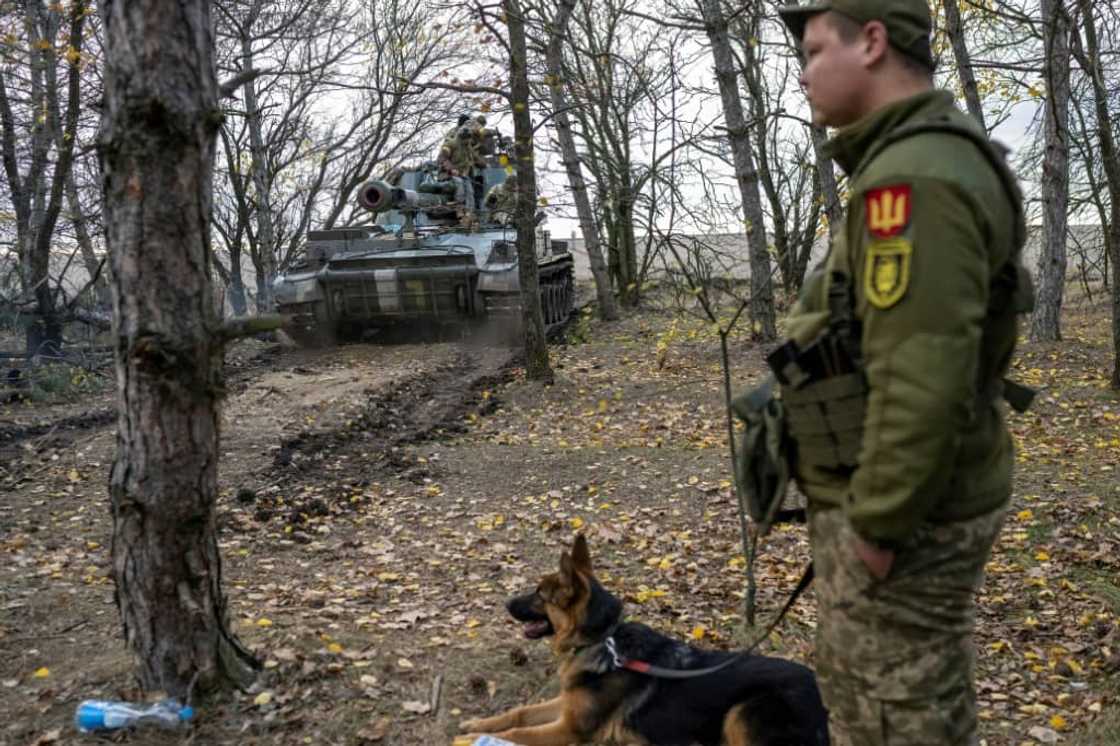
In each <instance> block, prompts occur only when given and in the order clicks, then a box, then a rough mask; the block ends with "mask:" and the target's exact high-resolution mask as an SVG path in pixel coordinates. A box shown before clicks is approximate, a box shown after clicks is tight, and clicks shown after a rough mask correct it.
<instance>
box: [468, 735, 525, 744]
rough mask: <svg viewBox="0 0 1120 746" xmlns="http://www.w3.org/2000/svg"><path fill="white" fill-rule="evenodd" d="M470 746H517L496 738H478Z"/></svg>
mask: <svg viewBox="0 0 1120 746" xmlns="http://www.w3.org/2000/svg"><path fill="white" fill-rule="evenodd" d="M471 746H517V744H515V743H513V742H511V741H507V740H506V739H504V738H498V737H497V736H479V737H478V738H476V739H475V740H474V743H472V744H471Z"/></svg>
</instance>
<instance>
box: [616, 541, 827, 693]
mask: <svg viewBox="0 0 1120 746" xmlns="http://www.w3.org/2000/svg"><path fill="white" fill-rule="evenodd" d="M812 582H813V563H812V562H810V563H809V564H808V565H806V566H805V570H804V571H803V572H802V573H801V579H800V580H798V581H797V587H796V588H794V589H793V593H791V594H790V596H789V598H788V599H786V603H785V606H783V607H782V610H781V611H779V612H778V615H777V616H776V617H774V620H773V621H772V622H770V624H769V625H767V627H766V629H765V630H764V631H763V633H762V634H761V635H759V636H758V637H756V638H755V640H754V642H752V643H751V644H750V646H749V647H747V648H746V649H745V650H741V651H738V652H737V654H736V655H734V656H732V657H731V658H728V659H727V660H725V661H724V662H723V663H720V664H718V665H715V666H709V667H708V668H690V669H686V670H681V669H678V668H662V667H661V666H654V665H652V664H650V663H645V662H644V661H637V660H631V659H629V658H626V657H625V656H623V655H622V654H621V653H619V651H618V646H617V644H616V643H615V641H614V636H613V635H612V636H610V637H607V639H606V640H604V641H603V644H604V645H605V646H606V649H607V652H608V653H609V654H610V656H611V662H612V663H613V665H614V666H615V668H625V669H626V670H628V671H634V672H636V673H641V674H645V675H646V676H653V677H654V678H657V679H694V678H697V677H699V676H707V675H708V674H711V673H715V672H716V671H721V670H723V669H725V668H727V667H728V666H731V665H733V664H735V663H737V662H738V661H739V659H740V658H741V657H742V656H744V655H748V654H749V653H751V652H752V651H753V650H754V649H755V648H757V647H758V646H759V645H760V644H762V641H763V640H765V639H766V638H767V637H769V636H770V633H771V632H773V631H774V629H775V628H776V627H777V626H778V624H780V623H781V621H782V619H784V618H785V615H786V612H788V611H789V610H790V609H791V608H792V607H793V604H794V603H796V601H797V599H798V598H799V597H800V596H801V594H802V593H804V591H805V589H806V588H808V587H809V585H810V584H811V583H812Z"/></svg>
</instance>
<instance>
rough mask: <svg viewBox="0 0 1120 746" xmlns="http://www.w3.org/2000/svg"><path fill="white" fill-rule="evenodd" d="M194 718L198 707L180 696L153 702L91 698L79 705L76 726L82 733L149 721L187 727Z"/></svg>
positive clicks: (174, 726) (146, 723)
mask: <svg viewBox="0 0 1120 746" xmlns="http://www.w3.org/2000/svg"><path fill="white" fill-rule="evenodd" d="M192 717H194V708H193V707H191V706H189V705H184V704H181V703H180V702H179V700H177V699H165V700H163V701H162V702H156V703H155V704H152V705H143V704H134V703H132V702H115V701H108V700H99V699H87V700H85V701H84V702H82V703H81V704H79V705H78V710H77V712H75V713H74V725H76V726H78V730H80V731H81V732H82V733H93V732H95V731H109V730H118V729H120V728H128V727H130V726H133V725H148V724H151V725H155V726H157V727H160V728H167V729H172V728H182V727H185V726H186V724H187V723H188V722H189V721H190V719H191V718H192Z"/></svg>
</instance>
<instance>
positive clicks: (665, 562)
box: [657, 557, 673, 570]
mask: <svg viewBox="0 0 1120 746" xmlns="http://www.w3.org/2000/svg"><path fill="white" fill-rule="evenodd" d="M672 566H673V563H672V562H671V561H670V560H669V558H668V557H662V558H661V561H660V562H658V563H657V569H659V570H668V569H669V568H670V567H672Z"/></svg>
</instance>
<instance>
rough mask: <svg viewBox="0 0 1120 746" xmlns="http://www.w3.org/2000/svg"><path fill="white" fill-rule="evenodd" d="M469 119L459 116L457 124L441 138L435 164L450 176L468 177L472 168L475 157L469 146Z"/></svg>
mask: <svg viewBox="0 0 1120 746" xmlns="http://www.w3.org/2000/svg"><path fill="white" fill-rule="evenodd" d="M470 119H471V118H470V116H469V115H467V114H460V115H459V121H458V123H457V124H456V125H455V127H454V128H453V129H452V130H451V131H450V132H448V133H447V136H446V137H444V138H443V145H442V146H441V147H440V149H439V156H438V157H437V158H436V163H437V164H438V165H439V167H440V169H442V170H443V171H445V172H447V173H448V174H450V175H451V176H468V175H470V170H471V168H472V167H473V166H474V162H475V157H474V153H473V150H472V148H471V145H470V140H471V138H472V134H471V128H470V125H469V122H470Z"/></svg>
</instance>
